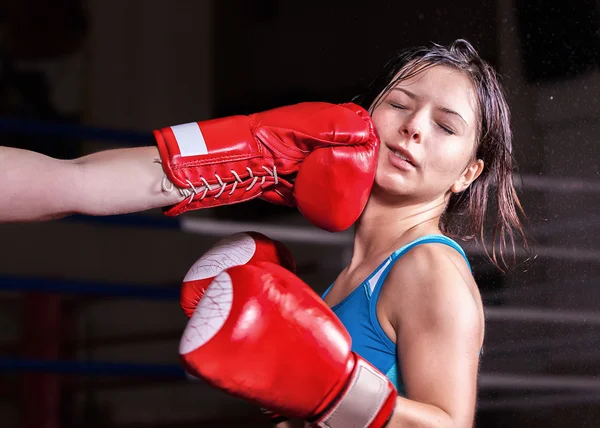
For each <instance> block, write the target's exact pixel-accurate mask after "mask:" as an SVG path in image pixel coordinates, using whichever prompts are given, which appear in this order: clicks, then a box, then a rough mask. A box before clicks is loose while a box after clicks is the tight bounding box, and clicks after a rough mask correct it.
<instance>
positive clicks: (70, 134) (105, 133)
mask: <svg viewBox="0 0 600 428" xmlns="http://www.w3.org/2000/svg"><path fill="white" fill-rule="evenodd" d="M0 131H5V132H14V133H18V134H29V135H54V136H60V137H64V138H65V139H81V140H88V141H113V142H120V143H128V145H135V146H147V145H154V144H155V141H154V137H153V136H152V133H151V132H138V131H131V130H123V129H108V128H101V127H97V126H87V125H77V124H73V123H58V122H50V121H41V120H32V119H23V118H19V117H13V116H0Z"/></svg>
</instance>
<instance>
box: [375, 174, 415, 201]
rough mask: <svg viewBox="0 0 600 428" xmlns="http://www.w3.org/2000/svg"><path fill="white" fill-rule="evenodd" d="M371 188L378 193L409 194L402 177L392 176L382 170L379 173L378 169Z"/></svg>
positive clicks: (399, 195)
mask: <svg viewBox="0 0 600 428" xmlns="http://www.w3.org/2000/svg"><path fill="white" fill-rule="evenodd" d="M373 190H374V191H375V190H376V191H377V193H378V194H385V195H387V196H392V197H394V196H396V197H401V196H408V195H410V191H409V189H408V186H407V183H406V180H405V179H404V177H398V176H394V175H393V174H389V173H384V172H383V171H382V172H381V173H380V172H379V171H378V172H377V174H376V175H375V182H374V185H373Z"/></svg>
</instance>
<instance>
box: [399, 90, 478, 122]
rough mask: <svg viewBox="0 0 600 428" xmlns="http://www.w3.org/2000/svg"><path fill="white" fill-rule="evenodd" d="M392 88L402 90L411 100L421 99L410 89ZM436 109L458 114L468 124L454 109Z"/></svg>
mask: <svg viewBox="0 0 600 428" xmlns="http://www.w3.org/2000/svg"><path fill="white" fill-rule="evenodd" d="M392 90H393V91H400V92H403V93H404V94H405V95H406V96H407V97H408V98H410V99H411V100H415V101H419V100H421V97H420V96H419V95H417V94H415V93H414V92H411V91H409V90H407V89H404V88H398V87H395V88H394V89H392ZM437 109H438V110H439V111H441V112H443V113H448V114H453V115H455V116H458V117H460V119H461V120H462V121H463V122H465V125H468V123H467V121H466V120H465V119H464V117H462V116H461V115H460V114H459V113H458V112H456V111H454V110H452V109H449V108H448V107H438V108H437Z"/></svg>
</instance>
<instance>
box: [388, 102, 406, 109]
mask: <svg viewBox="0 0 600 428" xmlns="http://www.w3.org/2000/svg"><path fill="white" fill-rule="evenodd" d="M390 105H391V106H392V107H394V108H396V109H398V110H406V107H405V106H403V105H402V104H396V103H390Z"/></svg>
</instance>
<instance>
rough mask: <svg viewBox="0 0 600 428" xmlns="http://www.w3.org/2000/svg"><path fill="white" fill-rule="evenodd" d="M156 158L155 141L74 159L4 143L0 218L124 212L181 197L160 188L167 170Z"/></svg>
mask: <svg viewBox="0 0 600 428" xmlns="http://www.w3.org/2000/svg"><path fill="white" fill-rule="evenodd" d="M156 159H158V149H157V148H156V147H153V146H149V147H139V148H129V149H115V150H105V151H101V152H97V153H93V154H90V155H87V156H84V157H81V158H78V159H73V160H59V159H54V158H51V157H48V156H45V155H42V154H40V153H36V152H32V151H28V150H22V149H16V148H11V147H0V201H1V202H0V223H3V222H11V221H42V220H51V219H57V218H61V217H65V216H68V215H71V214H88V215H110V214H125V213H131V212H138V211H143V210H148V209H151V208H160V207H164V206H168V205H172V204H174V203H176V202H179V201H181V200H182V199H183V196H181V195H180V194H179V192H178V191H176V190H174V191H172V192H170V193H167V192H164V191H163V190H162V186H161V183H162V179H163V177H164V174H163V170H162V166H161V165H160V163H158V162H156Z"/></svg>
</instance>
